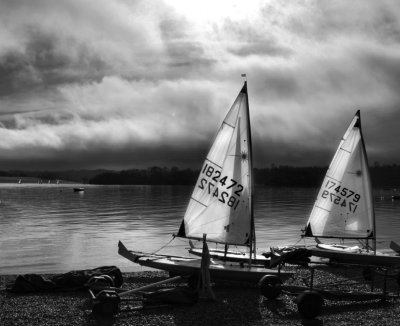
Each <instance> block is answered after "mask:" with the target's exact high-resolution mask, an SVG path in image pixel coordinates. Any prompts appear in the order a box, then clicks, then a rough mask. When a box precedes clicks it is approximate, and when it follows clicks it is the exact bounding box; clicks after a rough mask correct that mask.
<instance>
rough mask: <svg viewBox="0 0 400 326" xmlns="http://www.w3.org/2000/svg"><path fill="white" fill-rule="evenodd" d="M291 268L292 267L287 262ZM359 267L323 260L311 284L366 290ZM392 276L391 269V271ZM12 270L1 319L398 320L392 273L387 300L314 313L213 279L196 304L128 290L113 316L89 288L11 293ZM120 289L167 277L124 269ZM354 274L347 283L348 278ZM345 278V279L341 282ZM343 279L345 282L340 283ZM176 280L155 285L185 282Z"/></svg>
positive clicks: (300, 279)
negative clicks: (149, 299)
mask: <svg viewBox="0 0 400 326" xmlns="http://www.w3.org/2000/svg"><path fill="white" fill-rule="evenodd" d="M289 268H290V267H289ZM291 268H292V270H293V272H294V276H293V278H291V279H290V280H288V281H287V282H286V283H287V284H293V285H304V284H305V283H307V282H309V280H310V275H311V274H310V270H309V269H305V268H301V267H291ZM361 272H362V271H360V269H351V268H342V267H334V266H321V267H318V268H316V269H315V272H314V285H315V286H316V287H317V286H318V284H322V283H326V282H327V281H329V282H332V284H333V286H334V287H335V288H336V287H338V286H340V287H341V288H342V289H343V290H346V291H349V290H351V291H355V290H357V291H370V290H371V283H370V282H368V281H365V279H364V278H359V277H358V276H360V275H361V274H360V273H361ZM393 276H395V274H393ZM15 278H16V275H6V276H5V275H3V276H0V288H1V290H0V325H2V326H11V325H13V326H17V325H29V326H31V325H148V326H149V325H190V326H195V325H207V326H214V325H218V326H222V325H256V326H257V325H332V326H333V325H335V326H338V325H399V324H400V305H399V303H400V300H399V298H398V292H399V289H398V285H397V280H396V279H393V280H392V279H390V280H389V281H388V282H387V284H386V287H387V291H388V293H390V295H389V296H388V297H387V298H386V300H385V301H382V300H372V301H365V302H351V301H343V300H339V301H331V300H326V299H325V300H324V305H323V308H322V313H321V315H319V316H318V317H316V318H314V319H305V318H302V316H301V315H300V314H299V312H298V309H297V305H296V303H295V300H294V299H295V296H294V295H290V294H281V295H280V296H279V297H278V298H277V299H273V300H268V299H266V298H264V297H263V296H262V295H261V293H260V290H259V288H258V286H257V284H249V283H237V282H215V283H214V282H213V283H212V290H213V292H214V294H215V297H216V300H215V301H213V300H209V299H207V298H200V300H199V301H198V302H196V303H194V304H156V305H154V304H146V302H145V301H144V297H143V295H142V294H135V295H131V296H128V297H127V299H124V300H123V301H121V303H120V311H119V313H118V314H116V315H115V316H112V317H106V316H98V315H95V314H93V313H92V300H91V297H90V295H89V293H88V291H87V290H81V291H71V292H51V293H26V294H15V293H11V292H9V291H7V290H6V289H5V287H6V285H7V284H9V283H10V282H12V281H13V280H15ZM123 278H124V284H123V286H122V287H123V288H124V289H127V290H129V289H134V288H138V287H141V286H145V285H148V284H151V283H155V282H158V281H161V280H164V279H166V278H168V274H167V273H165V272H160V271H143V272H135V273H123ZM353 278H357V279H356V280H355V281H354V282H353V281H352V282H351V284H348V282H347V280H348V279H353ZM343 280H345V282H343ZM344 283H346V284H344ZM343 284H344V285H343ZM185 286H186V283H185V282H183V281H178V282H176V283H168V284H164V285H160V286H158V287H157V289H165V288H171V287H185ZM373 289H374V291H378V292H379V291H382V289H383V276H382V275H381V274H379V275H378V274H377V275H376V276H375V277H374V283H373Z"/></svg>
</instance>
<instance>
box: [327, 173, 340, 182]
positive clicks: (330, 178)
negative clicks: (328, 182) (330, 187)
mask: <svg viewBox="0 0 400 326" xmlns="http://www.w3.org/2000/svg"><path fill="white" fill-rule="evenodd" d="M326 177H327V178H329V179H332V180H335V181H336V182H339V183H341V182H342V181H340V180H338V179H335V178H332V177H331V176H329V175H327V176H326Z"/></svg>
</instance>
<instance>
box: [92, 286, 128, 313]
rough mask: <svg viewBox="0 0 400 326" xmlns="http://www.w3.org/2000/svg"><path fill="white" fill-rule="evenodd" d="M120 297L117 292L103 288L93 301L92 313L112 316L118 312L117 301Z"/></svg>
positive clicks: (118, 301)
mask: <svg viewBox="0 0 400 326" xmlns="http://www.w3.org/2000/svg"><path fill="white" fill-rule="evenodd" d="M120 301H121V299H120V297H119V295H118V293H117V292H115V291H108V290H103V291H101V292H100V293H99V294H98V295H97V297H96V299H95V302H94V305H93V308H92V313H93V314H95V315H102V316H113V315H116V314H118V312H119V303H120Z"/></svg>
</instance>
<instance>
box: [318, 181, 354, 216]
mask: <svg viewBox="0 0 400 326" xmlns="http://www.w3.org/2000/svg"><path fill="white" fill-rule="evenodd" d="M321 197H322V198H324V199H328V200H330V201H331V202H332V203H334V204H336V205H340V206H341V207H348V209H349V211H350V212H351V213H355V212H356V209H357V206H358V202H359V200H360V198H361V196H360V195H359V194H357V193H356V192H354V191H352V190H350V189H348V188H346V187H342V186H340V185H338V184H337V183H336V182H334V181H331V180H327V182H326V183H325V189H324V190H323V191H322V193H321Z"/></svg>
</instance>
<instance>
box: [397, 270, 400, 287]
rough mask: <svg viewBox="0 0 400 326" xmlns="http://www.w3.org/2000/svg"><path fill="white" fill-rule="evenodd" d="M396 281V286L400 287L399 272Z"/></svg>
mask: <svg viewBox="0 0 400 326" xmlns="http://www.w3.org/2000/svg"><path fill="white" fill-rule="evenodd" d="M396 281H397V285H400V272H399V273H398V274H397V279H396Z"/></svg>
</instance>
